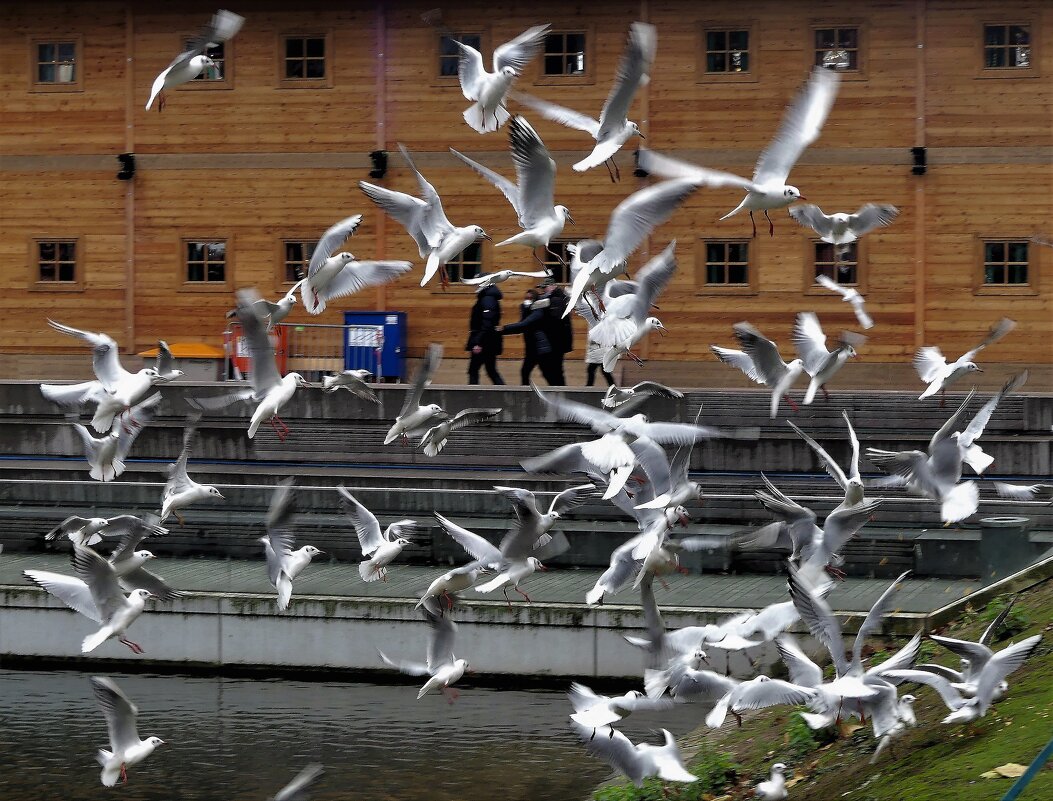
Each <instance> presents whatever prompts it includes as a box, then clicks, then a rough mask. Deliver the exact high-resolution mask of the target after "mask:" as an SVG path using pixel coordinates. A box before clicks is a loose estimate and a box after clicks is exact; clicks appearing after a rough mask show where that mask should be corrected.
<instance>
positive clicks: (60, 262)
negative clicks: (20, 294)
mask: <svg viewBox="0 0 1053 801" xmlns="http://www.w3.org/2000/svg"><path fill="white" fill-rule="evenodd" d="M64 245H69V246H72V248H73V254H72V258H62V252H61V250H62V246H64ZM48 246H51V247H52V248H53V253H52V255H51V256H50V257H46V256H45V252H44V249H45V248H46V247H48ZM29 261H30V268H29V269H30V275H31V276H32V277H31V280H30V281H29V285H30V287H32V288H33V289H38V290H45V291H60V292H63V291H65V292H69V291H80V290H81V289H83V285H84V282H83V279H82V275H83V266H82V263H83V253H82V248H81V242H80V239H79V238H78V237H71V236H37V237H33V238H32V239H31V240H30V243H29ZM45 265H47V266H50V267H51V268H52V269H53V271H54V272H53V277H51V278H45V277H44V268H45ZM65 266H68V267H69V272H70V277H69V278H62V268H63V267H65Z"/></svg>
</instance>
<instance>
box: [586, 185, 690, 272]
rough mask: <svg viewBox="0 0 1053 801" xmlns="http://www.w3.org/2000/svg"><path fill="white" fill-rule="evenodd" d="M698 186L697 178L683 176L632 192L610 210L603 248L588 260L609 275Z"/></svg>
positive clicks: (594, 267)
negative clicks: (695, 179)
mask: <svg viewBox="0 0 1053 801" xmlns="http://www.w3.org/2000/svg"><path fill="white" fill-rule="evenodd" d="M698 187H699V184H698V182H697V181H694V180H692V179H690V178H680V179H677V180H674V181H662V182H661V183H657V184H653V185H651V186H647V187H644V188H643V189H641V190H639V191H638V192H634V193H633V194H631V195H629V197H627V198H626V199H625V200H623V201H622V202H621V203H619V204H618V206H617V208H615V209H614V212H613V213H612V214H611V218H610V221H609V222H608V224H607V234H606V236H605V237H604V240H603V250H602V251H601V252H600V253H599V255H597V256H596V257H595V258H594V259H593V260H592V261H591V262H589V264H590V265H591V266H592V268H593V270H600V271H601V272H603V273H605V274H607V275H610V274H611V273H613V272H614V271H615V270H616V269H617V268H619V267H621V266H622V265H623V263H624V262H625V260H626V259H628V258H629V256H630V255H632V253H633V251H635V250H636V249H637V248H638V247H640V245H641V244H642V243H643V241H644V240H645V239H646V238H647V237H648V236H650V235H651V232H652V231H654V229H655V227H657V226H659V225H661V224H662V223H664V222H665V221H666V220H668V219H669V218H670V217H671V216H672V215H673V212H674V211H676V210H677V208H678V207H679V206H680V204H681V203H683V202H684V200H685V199H686V198H687V197H688V195H690V194H691V193H692V192H694V191H695V190H696V189H698Z"/></svg>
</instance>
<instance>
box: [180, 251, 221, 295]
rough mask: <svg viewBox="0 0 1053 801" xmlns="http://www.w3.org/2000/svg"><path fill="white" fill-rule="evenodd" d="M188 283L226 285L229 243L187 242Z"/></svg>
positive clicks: (185, 252)
mask: <svg viewBox="0 0 1053 801" xmlns="http://www.w3.org/2000/svg"><path fill="white" fill-rule="evenodd" d="M183 248H184V254H185V259H186V281H187V283H193V284H226V282H227V243H226V242H225V241H224V240H213V241H200V240H186V241H185V242H184V243H183Z"/></svg>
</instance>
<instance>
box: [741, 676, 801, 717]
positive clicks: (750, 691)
mask: <svg viewBox="0 0 1053 801" xmlns="http://www.w3.org/2000/svg"><path fill="white" fill-rule="evenodd" d="M733 695H735V696H737V697H736V698H735V700H734V703H732V705H731V708H732V709H734V710H735V711H736V712H738V711H741V710H744V709H765V708H767V707H769V706H779V705H782V704H788V705H791V706H795V705H797V704H804V703H807V702H808V701H810V700H811V699H812V698H813V697H814V696H815V691H814V690H813V689H812V688H811V687H799V686H798V685H796V684H791V683H790V682H788V681H783V680H782V679H770V680H769V681H747V682H744V683H742V684H740V685H739V686H738V689H737V691H736V692H734V693H733Z"/></svg>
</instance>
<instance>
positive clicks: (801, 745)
mask: <svg viewBox="0 0 1053 801" xmlns="http://www.w3.org/2000/svg"><path fill="white" fill-rule="evenodd" d="M836 739H837V735H836V734H835V733H834V732H833V730H832V729H820V730H819V731H812V730H811V729H810V728H808V724H807V723H805V722H804V718H802V717H801V715H800V714H799V713H797V712H794V713H793V714H792V715H790V722H789V724H788V725H787V726H786V750H787V752H788V753H790V754H792V755H793V756H795V757H803V756H805V755H806V754H810V753H811V752H812V751H814V750H816V749H817V748H819V747H821V746H824V745H826V744H827V743H832V742H833V741H834V740H836Z"/></svg>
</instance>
